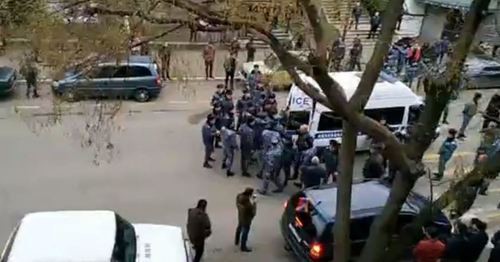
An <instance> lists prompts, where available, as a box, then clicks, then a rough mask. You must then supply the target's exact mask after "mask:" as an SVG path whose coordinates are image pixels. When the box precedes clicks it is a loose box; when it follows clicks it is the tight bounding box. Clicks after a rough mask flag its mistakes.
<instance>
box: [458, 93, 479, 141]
mask: <svg viewBox="0 0 500 262" xmlns="http://www.w3.org/2000/svg"><path fill="white" fill-rule="evenodd" d="M481 97H482V95H481V93H475V94H474V98H472V101H471V102H469V103H467V104H465V106H464V110H463V111H462V117H463V118H462V126H460V130H459V131H458V139H463V138H466V136H465V129H467V126H468V125H469V123H470V120H471V119H472V118H473V117H474V115H476V114H477V112H478V107H479V100H481Z"/></svg>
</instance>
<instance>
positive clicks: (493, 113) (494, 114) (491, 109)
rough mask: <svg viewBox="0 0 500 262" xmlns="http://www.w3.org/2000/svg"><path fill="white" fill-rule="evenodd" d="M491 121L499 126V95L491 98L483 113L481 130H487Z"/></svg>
mask: <svg viewBox="0 0 500 262" xmlns="http://www.w3.org/2000/svg"><path fill="white" fill-rule="evenodd" d="M491 121H494V122H496V123H497V125H500V94H498V93H497V94H494V95H493V96H492V97H491V100H490V102H489V103H488V106H487V107H486V110H485V111H484V113H483V128H487V127H488V124H489V123H490V122H491Z"/></svg>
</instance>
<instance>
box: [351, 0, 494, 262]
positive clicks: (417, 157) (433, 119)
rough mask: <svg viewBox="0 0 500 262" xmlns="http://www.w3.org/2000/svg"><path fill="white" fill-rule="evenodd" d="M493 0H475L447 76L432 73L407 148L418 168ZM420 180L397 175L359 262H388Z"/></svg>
mask: <svg viewBox="0 0 500 262" xmlns="http://www.w3.org/2000/svg"><path fill="white" fill-rule="evenodd" d="M489 2H490V0H474V2H473V3H472V5H471V8H470V11H469V13H468V15H467V18H466V21H465V25H464V28H463V30H462V33H461V35H462V36H463V37H462V38H460V40H459V42H458V43H457V46H456V48H455V53H454V54H453V56H452V60H451V61H450V62H449V63H448V65H447V72H446V76H445V77H439V76H432V77H435V78H432V79H431V80H430V83H429V85H430V86H429V90H430V91H431V92H432V93H427V94H426V107H425V109H424V112H423V113H422V116H421V118H420V119H419V122H418V124H417V126H416V132H415V135H413V136H412V138H411V141H410V144H409V145H408V146H407V148H406V150H405V151H406V154H407V155H408V157H409V158H410V159H412V160H413V161H414V162H415V163H416V164H415V166H416V167H418V166H423V164H422V163H421V159H422V156H423V154H424V152H425V150H426V149H427V148H428V146H429V145H430V143H431V141H432V139H431V135H432V134H430V133H429V130H433V128H435V126H436V125H437V123H438V121H439V117H440V115H441V112H442V111H443V109H444V107H445V105H446V103H447V102H448V100H449V98H450V94H451V92H452V90H453V88H456V87H457V86H458V83H459V79H460V75H461V68H462V65H463V61H464V60H465V58H466V56H467V53H468V51H469V48H470V45H471V44H472V40H473V38H474V35H475V33H476V31H477V29H478V28H479V25H480V23H481V20H482V18H483V16H484V12H485V10H487V8H488V5H489ZM417 179H418V176H415V175H414V174H413V172H410V173H405V174H399V175H397V176H396V179H395V180H394V183H393V186H392V189H391V193H390V195H389V199H388V200H387V203H386V205H385V207H384V210H383V211H382V213H381V214H380V215H379V216H378V217H377V219H376V220H375V222H374V223H373V225H372V227H371V229H370V237H369V238H368V240H367V243H366V245H365V248H364V250H363V253H362V255H361V258H360V260H359V261H366V262H376V261H384V262H385V261H387V257H386V248H387V246H388V244H389V241H390V237H391V235H392V233H393V232H394V228H393V226H394V225H395V224H396V221H397V217H398V215H399V211H400V210H401V207H402V205H403V204H404V203H405V200H406V198H407V197H408V194H409V193H410V191H411V189H412V188H413V187H414V185H415V182H416V181H417Z"/></svg>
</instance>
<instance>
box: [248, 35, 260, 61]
mask: <svg viewBox="0 0 500 262" xmlns="http://www.w3.org/2000/svg"><path fill="white" fill-rule="evenodd" d="M245 47H246V49H247V62H253V60H254V59H255V51H256V50H257V49H256V48H255V44H254V42H253V37H250V40H249V41H248V43H247V44H246V45H245Z"/></svg>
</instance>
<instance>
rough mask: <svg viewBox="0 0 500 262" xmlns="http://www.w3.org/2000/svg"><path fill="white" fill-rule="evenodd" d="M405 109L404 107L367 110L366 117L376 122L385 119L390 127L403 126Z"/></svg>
mask: <svg viewBox="0 0 500 262" xmlns="http://www.w3.org/2000/svg"><path fill="white" fill-rule="evenodd" d="M404 114H405V108H404V107H403V106H402V107H388V108H377V109H366V110H365V115H366V116H368V117H371V118H373V119H375V120H379V119H380V118H382V117H384V118H385V119H386V120H387V123H388V124H389V125H401V124H402V123H403V116H404Z"/></svg>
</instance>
